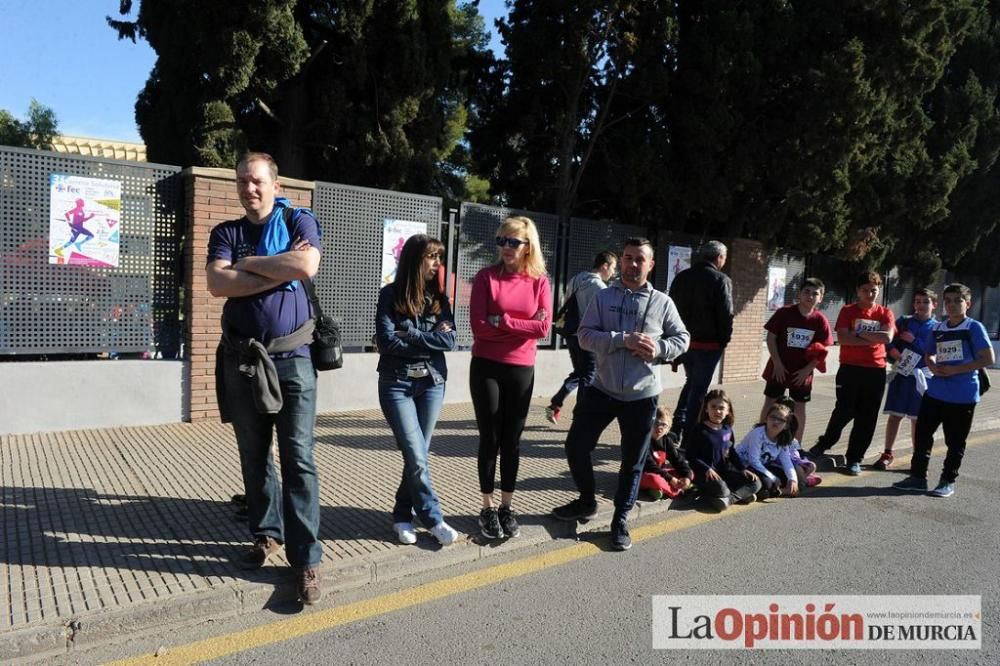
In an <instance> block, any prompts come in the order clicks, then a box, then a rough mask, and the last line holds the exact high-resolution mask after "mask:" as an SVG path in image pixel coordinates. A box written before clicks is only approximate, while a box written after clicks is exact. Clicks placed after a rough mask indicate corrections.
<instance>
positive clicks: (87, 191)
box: [49, 173, 122, 268]
mask: <svg viewBox="0 0 1000 666" xmlns="http://www.w3.org/2000/svg"><path fill="white" fill-rule="evenodd" d="M49 205H50V214H49V263H50V264H65V265H69V266H93V267H98V268H115V267H117V266H118V250H119V246H120V245H121V210H122V184H121V181H117V180H105V179H103V178H85V177H83V176H67V175H65V174H59V173H53V174H49Z"/></svg>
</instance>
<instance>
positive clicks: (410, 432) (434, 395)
mask: <svg viewBox="0 0 1000 666" xmlns="http://www.w3.org/2000/svg"><path fill="white" fill-rule="evenodd" d="M443 401H444V383H441V384H435V383H434V379H433V377H421V378H420V379H399V378H397V377H393V376H391V375H380V376H379V378H378V403H379V405H381V407H382V413H383V414H385V420H386V421H387V422H388V423H389V427H390V428H392V434H393V436H395V438H396V446H398V447H399V450H400V451H401V452H402V453H403V478H402V480H401V481H400V482H399V488H398V489H397V490H396V504H395V505H394V506H393V507H392V522H394V523H408V522H411V521H412V520H413V515H414V513H416V515H417V516H418V517H419V518H420V522H421V523H423V524H424V526H425V527H434V526H435V525H437V524H438V523H440V522H441V521H442V520H444V516H443V515H442V514H441V503H440V501H438V496H437V495H436V494H435V493H434V488H433V487H432V486H431V471H430V469H429V468H428V467H427V452H428V451H429V450H430V446H431V435H433V434H434V425H435V424H436V423H437V420H438V415H439V414H440V413H441V403H442V402H443Z"/></svg>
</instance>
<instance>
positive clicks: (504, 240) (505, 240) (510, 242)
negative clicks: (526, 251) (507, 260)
mask: <svg viewBox="0 0 1000 666" xmlns="http://www.w3.org/2000/svg"><path fill="white" fill-rule="evenodd" d="M527 244H528V241H526V240H521V239H520V238H510V237H508V236H497V247H503V246H504V245H506V246H507V247H509V248H512V249H514V250H516V249H517V248H519V247H521V246H522V245H527Z"/></svg>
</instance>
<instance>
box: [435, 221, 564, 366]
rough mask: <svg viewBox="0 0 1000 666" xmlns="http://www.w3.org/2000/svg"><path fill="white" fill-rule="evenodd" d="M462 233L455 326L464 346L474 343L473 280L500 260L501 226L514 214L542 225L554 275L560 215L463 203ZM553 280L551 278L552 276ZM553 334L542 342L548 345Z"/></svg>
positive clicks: (547, 258) (546, 254)
mask: <svg viewBox="0 0 1000 666" xmlns="http://www.w3.org/2000/svg"><path fill="white" fill-rule="evenodd" d="M460 214H461V233H460V234H459V240H458V265H457V267H456V269H457V270H456V274H457V276H458V279H457V282H458V287H457V289H456V290H455V326H456V328H457V329H458V343H459V344H460V345H462V346H466V347H467V346H471V345H472V329H471V328H470V326H469V296H470V295H471V294H472V281H473V280H474V279H475V277H476V273H478V272H479V271H480V269H483V268H485V267H486V266H489V265H490V264H492V263H495V262H496V260H497V246H496V242H495V241H494V239H495V238H496V231H497V227H499V226H500V223H501V222H503V221H504V219H506V218H507V217H509V216H511V215H524V216H526V217H530V218H531V219H532V221H533V222H534V223H535V226H536V227H538V235H539V237H540V239H541V241H542V256H543V257H545V266H546V268H548V270H549V273H550V274H551V273H552V271H553V270H554V267H555V258H556V235H557V229H558V225H559V218H558V217H557V216H556V215H551V214H549V213H536V212H532V211H526V210H517V209H513V208H500V207H497V206H483V205H481V204H472V203H463V204H462V208H461V213H460ZM550 282H551V278H550ZM551 339H552V334H551V333H549V337H547V338H545V339H544V340H539V341H538V342H539V344H547V343H548V342H550V341H551Z"/></svg>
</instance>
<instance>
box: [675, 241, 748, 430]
mask: <svg viewBox="0 0 1000 666" xmlns="http://www.w3.org/2000/svg"><path fill="white" fill-rule="evenodd" d="M726 254H727V250H726V246H725V245H723V244H722V243H720V242H719V241H709V242H707V243H705V245H704V246H702V248H701V253H700V257H699V259H700V260H699V262H698V264H696V265H695V266H692V267H691V268H689V269H687V270H685V271H681V272H680V273H678V275H677V277H675V278H674V281H673V283H672V284H671V285H670V298H671V300H673V302H674V304H675V305H676V306H677V311H678V312H679V313H680V315H681V319H683V320H684V325H685V326H686V327H687V329H688V331H689V332H690V333H691V346H690V347H689V348H688V350H687V352H686V353H685V354H684V356H683V357H681V362H682V363H683V364H684V373H685V374H686V375H687V377H686V378H685V380H684V388H683V389H681V395H680V397H679V398H678V399H677V408H676V409H675V410H674V423H673V426H671V428H670V429H671V431H673V432H675V433H678V434H683V433H684V431H685V430H686V429H687V428H688V426H693V425H694V424H695V423H697V420H698V418H697V417H698V409H699V406H700V405H701V401H702V399H703V398H704V397H705V393H706V392H707V391H708V387H709V385H711V383H712V378H713V377H714V376H715V369H716V368H717V367H718V365H719V360H720V359H721V358H722V351H723V350H724V349H725V348H726V345H728V344H729V339H730V338H731V337H732V336H733V281H732V280H730V279H729V276H728V275H726V274H725V273H723V272H722V267H723V266H724V265H725V264H726Z"/></svg>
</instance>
